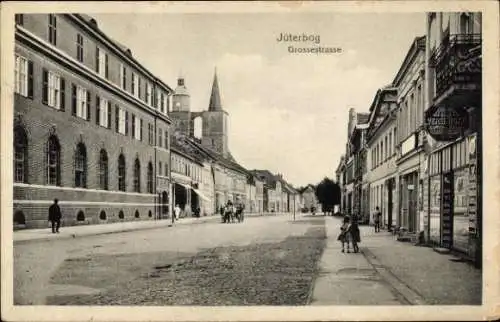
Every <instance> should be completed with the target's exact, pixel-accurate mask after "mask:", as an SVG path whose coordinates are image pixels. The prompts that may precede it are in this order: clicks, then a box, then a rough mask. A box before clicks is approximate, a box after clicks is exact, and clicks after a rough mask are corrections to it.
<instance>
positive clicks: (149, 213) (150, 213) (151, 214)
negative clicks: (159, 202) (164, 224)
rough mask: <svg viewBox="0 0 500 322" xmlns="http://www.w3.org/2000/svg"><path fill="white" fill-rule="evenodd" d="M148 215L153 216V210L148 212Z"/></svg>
mask: <svg viewBox="0 0 500 322" xmlns="http://www.w3.org/2000/svg"><path fill="white" fill-rule="evenodd" d="M148 217H149V218H151V217H153V213H152V212H151V210H150V211H149V212H148Z"/></svg>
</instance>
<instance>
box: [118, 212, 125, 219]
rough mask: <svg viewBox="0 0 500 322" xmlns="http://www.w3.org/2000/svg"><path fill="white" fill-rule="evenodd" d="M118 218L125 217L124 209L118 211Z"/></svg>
mask: <svg viewBox="0 0 500 322" xmlns="http://www.w3.org/2000/svg"><path fill="white" fill-rule="evenodd" d="M118 218H120V219H123V218H125V214H124V213H123V210H120V212H119V213H118Z"/></svg>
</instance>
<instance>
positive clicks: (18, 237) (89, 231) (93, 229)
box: [13, 213, 283, 244]
mask: <svg viewBox="0 0 500 322" xmlns="http://www.w3.org/2000/svg"><path fill="white" fill-rule="evenodd" d="M272 215H283V213H249V214H245V216H246V217H260V216H272ZM220 220H221V217H220V215H218V214H216V215H212V216H206V217H200V218H195V217H185V218H180V219H179V220H178V221H176V222H175V224H174V225H173V226H179V225H189V224H195V223H204V222H219V221H220ZM171 225H172V220H171V219H170V218H168V219H162V220H147V221H129V222H118V223H110V224H97V225H80V226H68V227H61V232H60V233H59V234H52V232H51V230H50V228H43V229H25V230H18V231H14V233H13V241H14V243H15V244H18V243H24V242H29V241H34V240H52V239H64V238H76V237H83V236H91V235H103V234H112V233H120V232H127V231H135V230H145V229H155V228H162V227H168V226H171Z"/></svg>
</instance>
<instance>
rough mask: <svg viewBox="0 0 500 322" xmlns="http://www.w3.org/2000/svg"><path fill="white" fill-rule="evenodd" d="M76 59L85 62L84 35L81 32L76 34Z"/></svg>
mask: <svg viewBox="0 0 500 322" xmlns="http://www.w3.org/2000/svg"><path fill="white" fill-rule="evenodd" d="M76 59H77V60H78V61H79V62H80V63H83V36H82V35H80V34H77V35H76Z"/></svg>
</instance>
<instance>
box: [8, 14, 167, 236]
mask: <svg viewBox="0 0 500 322" xmlns="http://www.w3.org/2000/svg"><path fill="white" fill-rule="evenodd" d="M171 94H172V90H171V89H170V87H169V86H167V85H166V84H165V83H163V82H162V81H161V80H160V79H158V78H157V77H155V76H154V75H153V74H152V73H151V72H150V71H148V70H147V69H146V68H144V67H143V66H142V65H141V64H140V63H138V62H137V60H136V59H134V57H133V55H132V53H131V51H130V50H129V49H127V48H126V47H124V46H123V45H121V44H119V43H118V42H116V41H114V40H112V39H111V38H109V37H108V36H107V35H106V34H105V33H104V32H103V31H102V30H100V29H99V27H98V25H97V22H96V21H95V20H94V19H92V18H90V17H88V16H85V15H79V14H22V15H16V29H15V94H14V164H13V166H14V200H13V204H14V209H13V210H14V225H15V227H16V226H17V227H27V228H35V227H46V222H47V214H48V212H47V211H48V207H49V206H50V204H51V203H52V200H53V199H54V198H57V199H59V200H60V202H59V204H60V206H61V210H62V213H63V218H62V221H63V224H64V225H75V224H90V223H92V224H94V223H104V222H114V221H123V220H139V219H141V220H144V219H154V218H159V217H160V211H159V207H158V204H159V202H160V201H159V200H158V199H159V197H158V196H159V195H161V194H162V193H163V192H165V194H164V195H165V197H166V200H165V201H164V202H165V204H168V195H169V185H170V182H169V180H170V179H169V176H168V175H167V176H164V175H159V172H158V169H157V164H158V161H159V160H163V165H164V167H165V171H166V172H170V169H169V168H170V151H169V143H168V142H169V140H170V138H169V135H170V126H171V121H170V118H169V117H168V115H167V110H168V101H169V99H168V97H169V96H170V95H171ZM160 130H161V132H162V133H163V134H162V135H161V137H159V136H158V135H157V133H159V131H160Z"/></svg>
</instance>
